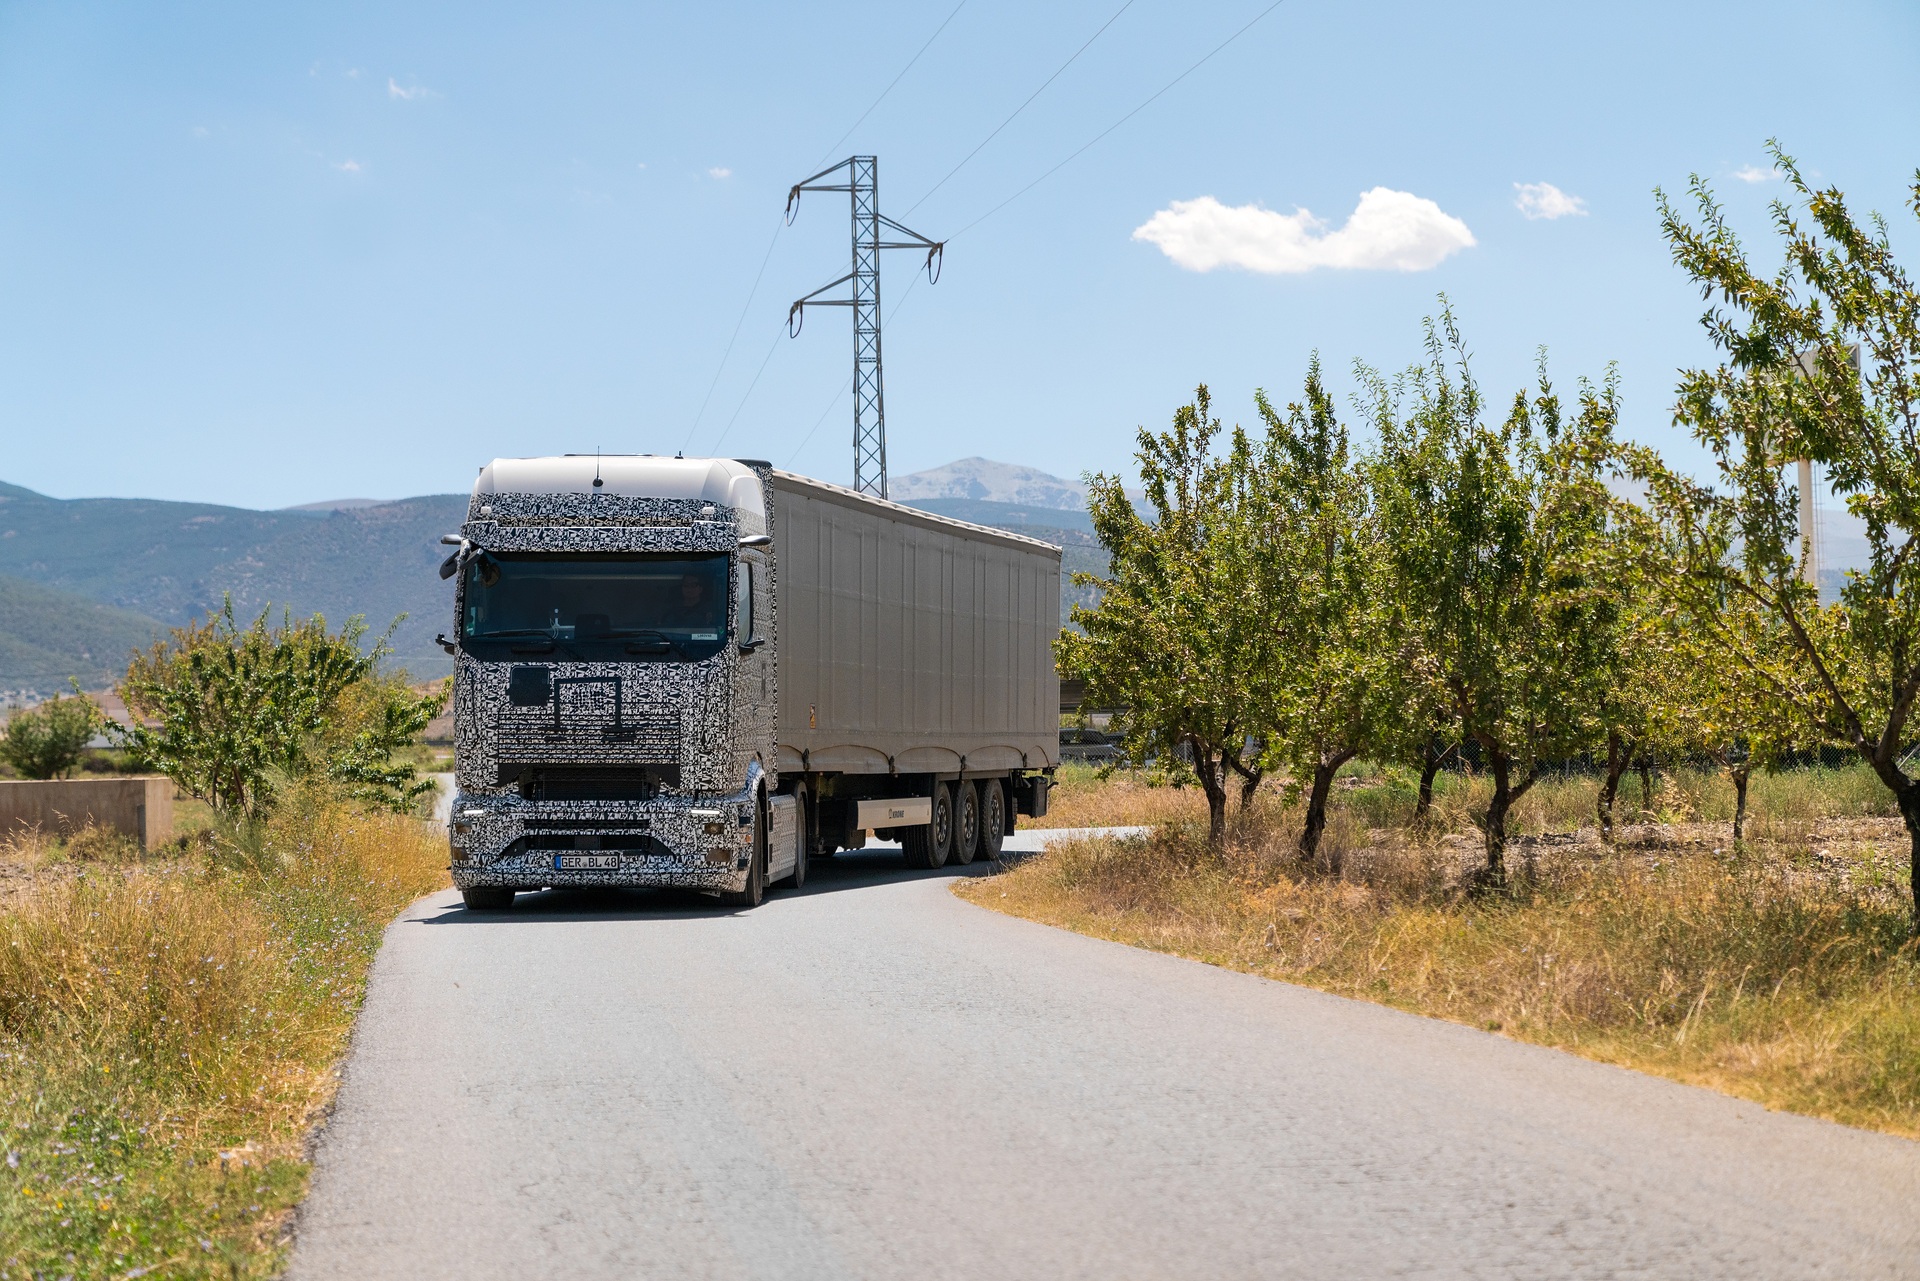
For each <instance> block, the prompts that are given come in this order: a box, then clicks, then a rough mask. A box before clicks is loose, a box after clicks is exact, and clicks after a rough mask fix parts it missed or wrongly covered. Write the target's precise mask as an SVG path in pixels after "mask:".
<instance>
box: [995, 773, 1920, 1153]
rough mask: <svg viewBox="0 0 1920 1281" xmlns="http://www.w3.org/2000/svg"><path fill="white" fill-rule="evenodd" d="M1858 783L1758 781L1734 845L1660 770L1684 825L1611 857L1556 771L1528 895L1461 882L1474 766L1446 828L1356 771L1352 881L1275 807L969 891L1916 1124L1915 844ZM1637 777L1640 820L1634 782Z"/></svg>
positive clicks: (1470, 861) (1210, 955)
mask: <svg viewBox="0 0 1920 1281" xmlns="http://www.w3.org/2000/svg"><path fill="white" fill-rule="evenodd" d="M1860 773H1862V772H1855V771H1849V770H1838V771H1824V772H1816V771H1806V772H1804V773H1801V774H1799V775H1782V776H1779V777H1776V778H1773V779H1762V780H1755V784H1754V790H1753V794H1752V804H1753V806H1754V810H1755V815H1754V820H1755V821H1754V825H1753V828H1752V829H1750V834H1751V835H1752V837H1753V838H1754V839H1752V840H1750V841H1749V842H1747V843H1746V844H1745V845H1744V846H1743V847H1741V848H1740V849H1738V850H1734V849H1733V848H1732V847H1731V844H1732V843H1731V841H1730V840H1729V839H1728V831H1727V827H1726V825H1725V816H1726V815H1730V812H1731V796H1730V791H1729V792H1728V795H1727V797H1726V798H1725V802H1726V803H1725V806H1724V811H1723V809H1722V808H1721V798H1719V797H1716V796H1715V795H1714V791H1715V783H1716V780H1714V779H1712V778H1710V777H1705V776H1699V775H1688V774H1682V775H1680V776H1679V777H1677V778H1669V779H1665V780H1659V781H1657V782H1656V787H1655V789H1654V794H1653V796H1652V798H1651V799H1652V800H1653V802H1654V804H1653V805H1651V806H1649V807H1648V808H1650V809H1652V810H1653V811H1655V814H1654V817H1656V818H1658V817H1659V816H1661V815H1662V814H1664V815H1665V816H1667V817H1668V818H1682V817H1684V818H1685V819H1686V820H1687V821H1677V822H1666V823H1661V822H1635V823H1634V825H1632V826H1628V827H1625V828H1623V830H1622V840H1621V843H1620V844H1619V845H1618V846H1616V847H1613V848H1608V847H1604V846H1602V845H1600V844H1599V843H1598V842H1597V841H1596V840H1594V839H1593V834H1592V831H1591V828H1592V826H1593V823H1592V818H1591V814H1592V809H1591V806H1592V799H1593V793H1594V783H1593V782H1592V780H1579V779H1574V780H1564V781H1559V780H1557V781H1556V782H1555V783H1554V785H1553V786H1552V787H1550V788H1549V787H1546V786H1545V785H1543V788H1542V789H1541V793H1540V796H1539V798H1538V801H1537V802H1536V808H1535V809H1534V810H1532V811H1531V812H1530V814H1529V816H1528V817H1527V818H1526V819H1525V820H1524V824H1523V825H1524V826H1527V827H1530V828H1531V829H1532V830H1533V832H1534V834H1533V835H1527V836H1523V837H1521V838H1520V839H1518V840H1517V841H1516V842H1515V844H1514V846H1513V847H1511V851H1510V853H1511V855H1512V860H1511V861H1512V865H1513V866H1514V868H1515V869H1516V882H1517V884H1516V886H1515V888H1514V890H1513V892H1512V893H1511V894H1508V895H1502V896H1498V897H1492V896H1487V895H1484V894H1476V893H1472V892H1470V891H1469V890H1468V889H1467V888H1466V886H1467V884H1468V881H1469V876H1468V873H1470V871H1471V870H1472V869H1473V867H1474V866H1475V865H1476V864H1477V863H1478V862H1479V860H1480V858H1481V850H1480V841H1479V837H1478V835H1477V833H1473V832H1470V831H1469V832H1462V831H1447V830H1446V828H1447V826H1448V824H1447V823H1446V822H1445V821H1444V820H1445V819H1446V818H1447V817H1448V816H1449V815H1457V814H1460V813H1464V812H1465V810H1466V809H1467V807H1468V806H1470V805H1471V802H1472V798H1473V790H1472V789H1473V786H1474V785H1473V784H1471V783H1468V782H1466V781H1464V780H1454V783H1455V786H1454V787H1451V788H1448V789H1445V790H1446V791H1447V792H1449V793H1452V795H1449V796H1448V798H1447V799H1448V801H1449V806H1448V807H1447V808H1444V809H1441V810H1440V814H1439V817H1440V818H1441V819H1442V820H1443V821H1442V822H1441V823H1439V824H1437V825H1435V826H1434V827H1430V828H1427V829H1425V830H1423V831H1411V830H1409V829H1408V828H1406V827H1405V826H1404V817H1402V818H1401V823H1400V824H1398V825H1395V824H1392V823H1391V822H1388V823H1382V822H1379V821H1376V820H1378V819H1380V818H1383V817H1384V818H1387V819H1389V820H1391V819H1392V818H1393V817H1394V816H1395V815H1397V814H1399V813H1400V811H1399V810H1398V809H1397V806H1398V805H1399V800H1398V798H1397V797H1396V795H1395V793H1397V792H1398V790H1399V789H1398V786H1397V785H1396V783H1395V781H1394V780H1392V779H1391V778H1388V777H1386V776H1385V775H1383V774H1382V773H1381V772H1378V771H1374V772H1372V773H1371V774H1369V773H1367V772H1365V771H1362V773H1361V776H1360V777H1359V778H1358V779H1357V781H1356V782H1355V783H1354V784H1351V785H1348V786H1346V787H1345V788H1343V790H1342V793H1341V795H1340V797H1339V798H1338V800H1337V802H1336V805H1335V809H1334V812H1333V814H1332V816H1331V820H1330V824H1329V829H1328V833H1327V844H1328V852H1329V853H1335V854H1338V855H1340V856H1341V860H1342V864H1343V868H1342V872H1341V873H1340V874H1339V875H1337V876H1336V875H1333V874H1332V873H1330V872H1328V871H1327V870H1326V868H1325V867H1322V868H1321V869H1319V870H1314V871H1309V870H1305V869H1302V868H1300V867H1299V866H1298V864H1297V862H1295V861H1294V859H1293V858H1292V856H1291V848H1292V844H1293V840H1294V837H1295V835H1296V831H1297V827H1296V823H1297V816H1296V815H1291V814H1278V813H1276V812H1275V811H1273V810H1268V811H1267V812H1266V813H1265V814H1264V815H1262V816H1261V817H1259V818H1257V819H1256V820H1255V821H1254V822H1252V823H1250V824H1248V825H1246V826H1245V827H1243V828H1242V829H1241V830H1240V832H1239V833H1238V834H1237V836H1236V840H1235V842H1234V843H1233V845H1232V847H1231V849H1230V850H1229V851H1228V853H1227V854H1226V855H1225V856H1224V857H1222V856H1220V855H1216V854H1214V853H1212V852H1211V851H1209V850H1208V849H1207V848H1206V847H1205V845H1204V842H1202V841H1201V840H1200V839H1199V836H1200V829H1199V828H1198V827H1197V826H1196V825H1194V824H1192V823H1186V824H1171V825H1167V826H1163V827H1162V828H1161V829H1159V830H1158V831H1157V832H1156V834H1155V835H1154V836H1152V837H1151V838H1148V839H1144V840H1136V841H1128V842H1112V841H1099V840H1095V841H1075V842H1071V843H1068V844H1065V845H1062V846H1056V847H1055V849H1054V850H1053V851H1051V852H1049V853H1048V854H1047V855H1045V856H1043V857H1040V858H1035V859H1031V860H1029V861H1027V862H1025V863H1023V864H1021V865H1019V866H1017V867H1016V868H1014V870H1012V871H1010V872H1008V873H1007V874H1005V875H1001V876H997V877H994V878H991V879H989V880H981V881H967V882H961V883H960V886H959V889H958V891H957V892H959V893H962V894H963V895H965V896H967V897H969V898H972V899H974V900H975V901H978V902H980V903H981V904H982V905H984V906H991V907H997V908H1000V909H1002V910H1005V911H1010V912H1014V913H1016V914H1019V915H1022V916H1028V917H1032V918H1034V919H1037V920H1042V921H1047V922H1049V923H1052V924H1056V925H1061V926H1065V927H1067V928H1071V929H1078V930H1081V931H1083V932H1087V933H1092V934H1097V935H1100V936H1102V937H1107V938H1113V939H1117V940H1119V941H1123V942H1127V943H1132V944H1135V945H1137V946H1143V947H1150V948H1154V949H1157V950H1161V951H1168V952H1174V953H1178V954H1180V955H1184V956H1191V957H1196V958H1198V959H1202V960H1206V961H1210V962H1213V963H1215V964H1219V965H1226V966H1230V967H1233V968H1236V969H1242V970H1248V971H1251V972H1254V973H1258V974H1263V975H1267V976H1269V977H1272V978H1278V979H1285V980H1288V981H1291V982H1298V983H1305V984H1308V985H1311V986H1314V987H1319V988H1323V989H1325V990H1328V991H1332V992H1338V993H1341V994H1343V995H1347V996H1353V997H1359V998H1362V999H1366V1000H1373V1001H1380V1002H1383V1003H1385V1004H1389V1005H1394V1006H1397V1007H1400V1008H1403V1009H1407V1010H1411V1011H1414V1012H1417V1013H1421V1014H1427V1015H1432V1016H1436V1017H1440V1018H1446V1019H1451V1020H1454V1021H1456V1022H1461V1023H1468V1024H1472V1025H1474V1026H1477V1027H1482V1028H1487V1029H1490V1030H1494V1031H1498V1032H1501V1033H1503V1034H1505V1035H1509V1036H1513V1037H1516V1038H1518V1039H1522V1040H1527V1041H1533V1042H1537V1043H1540V1044H1545V1045H1553V1046H1559V1047H1561V1048H1564V1049H1568V1050H1571V1051H1574V1052H1576V1053H1579V1054H1583V1055H1586V1056H1588V1057H1591V1058H1596V1059H1601V1060H1604V1061H1607V1062H1611V1063H1618V1064H1622V1065H1625V1066H1630V1067H1635V1068H1639V1069H1642V1070H1646V1071H1650V1072H1656V1073H1659V1074H1661V1075H1665V1076H1670V1077H1673V1078H1676V1079H1679V1080H1683V1081H1688V1082H1692V1083H1695V1084H1700V1085H1706V1086H1711V1087H1713V1088H1716V1089H1720V1090H1724V1091H1726V1092H1729V1093H1732V1094H1737V1095H1740V1096H1743V1097H1746V1098H1750V1099H1753V1100H1755V1101H1757V1102H1760V1103H1762V1104H1765V1105H1766V1106H1768V1107H1773V1108H1783V1109H1789V1110H1793V1111H1798V1112H1804V1113H1808V1114H1811V1115H1815V1116H1823V1117H1829V1118H1831V1119H1834V1120H1837V1121H1841V1122H1844V1123H1847V1124H1853V1125H1861V1126H1867V1127H1871V1128H1876V1129H1882V1130H1888V1131H1891V1132H1894V1133H1899V1134H1905V1135H1910V1136H1917V1137H1920V959H1916V955H1915V951H1914V948H1913V946H1912V945H1910V944H1908V943H1907V942H1906V923H1907V906H1906V904H1907V893H1908V889H1907V885H1906V871H1905V865H1906V843H1905V836H1904V831H1903V830H1902V829H1901V827H1900V824H1899V822H1898V820H1897V819H1889V818H1886V817H1883V816H1881V815H1884V813H1885V811H1886V810H1887V809H1889V808H1890V807H1889V806H1888V805H1886V803H1885V802H1884V801H1882V800H1881V798H1879V797H1878V796H1876V795H1874V794H1873V793H1872V792H1871V791H1870V790H1869V789H1867V788H1865V787H1863V786H1861V785H1860ZM1719 786H1720V787H1721V788H1723V789H1724V786H1725V785H1724V783H1723V782H1722V783H1720V784H1719ZM1632 791H1633V796H1632V800H1633V802H1634V804H1633V807H1632V808H1633V809H1634V810H1635V811H1638V810H1639V809H1640V808H1641V807H1640V805H1639V786H1638V781H1637V779H1636V780H1635V782H1634V786H1633V789H1632ZM1663 798H1664V799H1663ZM1085 803H1087V804H1089V805H1091V803H1092V802H1091V798H1088V799H1087V801H1086V802H1085ZM1624 803H1625V798H1623V806H1624ZM1436 808H1440V807H1439V806H1438V805H1437V807H1436ZM1583 811H1584V812H1583ZM1405 813H1406V814H1410V813H1411V802H1410V800H1409V801H1408V803H1407V804H1406V806H1405ZM1622 817H1623V819H1635V820H1638V819H1640V818H1641V817H1642V816H1641V815H1640V814H1638V813H1637V812H1636V813H1632V814H1628V813H1624V812H1623V815H1622ZM1583 826H1584V828H1585V829H1586V830H1585V831H1581V830H1580V829H1581V828H1582V827H1583ZM1556 832H1557V833H1561V834H1559V835H1556V834H1555V833H1556Z"/></svg>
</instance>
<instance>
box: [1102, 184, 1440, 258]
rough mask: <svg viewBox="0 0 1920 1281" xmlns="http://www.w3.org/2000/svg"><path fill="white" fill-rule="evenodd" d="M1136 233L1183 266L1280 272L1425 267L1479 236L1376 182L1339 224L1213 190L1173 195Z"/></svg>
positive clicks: (1437, 209) (1421, 202) (1417, 199)
mask: <svg viewBox="0 0 1920 1281" xmlns="http://www.w3.org/2000/svg"><path fill="white" fill-rule="evenodd" d="M1133 238H1134V239H1135V240H1144V241H1147V242H1148V243H1149V244H1154V245H1158V246H1159V247H1160V252H1162V253H1164V254H1165V255H1166V256H1167V257H1169V258H1171V259H1173V261H1174V262H1175V263H1177V264H1179V265H1180V266H1182V267H1185V268H1186V269H1187V270H1188V271H1212V270H1214V269H1215V268H1216V267H1239V268H1242V269H1244V270H1246V271H1258V272H1263V273H1267V274H1284V273H1292V272H1301V271H1313V270H1315V269H1316V268H1319V267H1335V268H1347V269H1351V270H1359V271H1425V270H1427V269H1428V268H1430V267H1437V266H1439V265H1440V263H1441V262H1443V261H1444V260H1445V259H1446V258H1447V257H1448V256H1449V255H1451V254H1453V253H1455V252H1457V251H1458V250H1461V249H1469V248H1471V247H1472V246H1473V245H1475V244H1476V243H1478V242H1477V241H1475V240H1474V238H1473V233H1472V232H1471V231H1469V230H1467V224H1466V223H1464V222H1461V221H1460V220H1459V219H1458V218H1455V217H1453V216H1452V215H1451V214H1448V213H1446V212H1445V211H1443V210H1442V209H1441V208H1440V206H1439V205H1436V204H1435V203H1433V201H1431V200H1427V199H1424V198H1423V197H1420V196H1416V195H1414V194H1412V193H1411V192H1406V191H1393V190H1390V189H1388V188H1386V187H1375V188H1374V189H1373V190H1371V191H1366V192H1362V193H1361V195H1360V203H1359V204H1358V205H1357V206H1355V207H1354V211H1353V213H1352V214H1350V215H1349V216H1348V217H1347V222H1346V225H1345V226H1343V227H1341V228H1340V229H1339V230H1338V231H1329V230H1327V224H1326V223H1324V222H1322V221H1321V220H1320V219H1318V218H1315V217H1314V216H1313V215H1312V214H1311V213H1308V212H1307V211H1306V210H1305V209H1297V210H1295V211H1294V212H1293V213H1291V214H1282V213H1275V212H1274V211H1273V210H1271V209H1263V208H1261V207H1260V206H1259V205H1223V204H1221V203H1220V202H1219V201H1218V200H1215V199H1214V198H1213V197H1212V196H1201V197H1200V198H1199V199H1198V200H1176V201H1174V202H1172V203H1171V204H1170V205H1168V206H1167V207H1166V208H1165V209H1162V210H1161V211H1160V212H1159V213H1156V214H1155V215H1154V216H1153V217H1151V218H1149V219H1147V221H1146V222H1145V223H1144V224H1142V225H1141V226H1139V227H1136V228H1135V229H1134V232H1133Z"/></svg>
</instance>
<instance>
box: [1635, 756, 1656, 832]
mask: <svg viewBox="0 0 1920 1281" xmlns="http://www.w3.org/2000/svg"><path fill="white" fill-rule="evenodd" d="M1634 765H1635V767H1637V768H1638V769H1639V771H1640V814H1641V821H1642V822H1646V823H1651V822H1652V821H1653V762H1652V761H1651V760H1649V759H1648V758H1646V757H1644V756H1642V757H1641V758H1640V759H1639V760H1637V761H1635V762H1634Z"/></svg>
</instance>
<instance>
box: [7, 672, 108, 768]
mask: <svg viewBox="0 0 1920 1281" xmlns="http://www.w3.org/2000/svg"><path fill="white" fill-rule="evenodd" d="M99 728H100V710H99V709H98V708H97V707H95V706H94V705H93V702H92V700H90V699H88V698H87V697H85V696H84V695H82V694H77V693H76V694H72V695H63V696H61V697H59V698H54V699H49V700H48V701H46V702H44V703H41V704H40V705H39V706H37V707H28V708H22V709H19V710H16V711H15V712H14V713H13V717H12V719H10V720H9V721H8V722H7V729H6V733H5V735H4V736H0V760H4V761H6V763H7V764H9V765H11V766H13V768H14V769H16V770H18V771H19V772H20V773H22V774H24V775H25V776H26V777H28V778H64V777H65V776H67V775H69V774H71V773H72V772H73V768H74V766H76V765H78V764H79V763H80V758H81V756H82V755H84V754H85V752H86V749H87V740H89V739H91V738H92V737H93V736H94V734H95V733H97V732H98V731H99Z"/></svg>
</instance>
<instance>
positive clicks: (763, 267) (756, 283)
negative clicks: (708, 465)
mask: <svg viewBox="0 0 1920 1281" xmlns="http://www.w3.org/2000/svg"><path fill="white" fill-rule="evenodd" d="M786 225H787V224H786V219H784V218H782V219H781V220H780V222H779V223H778V224H776V225H775V226H774V229H773V239H771V240H769V241H767V252H766V253H765V254H763V255H761V258H760V270H759V271H757V272H755V273H754V276H753V288H751V289H749V290H747V301H746V303H745V304H744V305H743V306H742V307H741V308H740V318H739V319H738V320H735V321H734V322H733V336H732V337H731V338H728V339H727V349H726V350H725V351H723V352H721V353H720V366H719V368H717V369H715V370H714V371H713V381H712V382H710V383H708V384H707V394H706V397H705V398H704V399H702V400H701V402H700V412H699V413H697V414H695V415H694V416H693V426H691V427H689V428H687V438H686V439H685V440H684V441H682V442H680V447H681V449H683V450H684V449H685V448H686V447H687V446H688V445H691V444H692V443H693V434H694V433H695V432H697V431H699V430H700V420H701V419H702V418H705V417H706V416H707V403H708V402H709V401H711V400H712V399H713V390H714V388H716V387H718V386H719V385H720V375H721V374H724V373H726V372H727V357H729V356H731V355H733V345H734V344H735V343H737V342H739V341H740V326H742V325H744V324H746V323H747V313H748V312H749V311H751V310H752V309H753V300H754V298H755V297H756V296H758V294H759V293H760V279H761V277H763V276H765V275H766V274H767V264H768V263H769V262H771V261H772V260H773V247H774V246H775V245H776V244H778V243H780V231H781V228H783V227H785V226H786Z"/></svg>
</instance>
